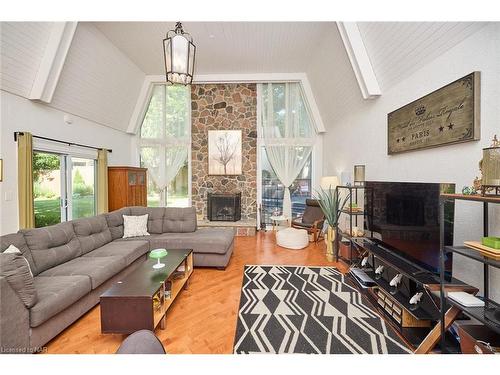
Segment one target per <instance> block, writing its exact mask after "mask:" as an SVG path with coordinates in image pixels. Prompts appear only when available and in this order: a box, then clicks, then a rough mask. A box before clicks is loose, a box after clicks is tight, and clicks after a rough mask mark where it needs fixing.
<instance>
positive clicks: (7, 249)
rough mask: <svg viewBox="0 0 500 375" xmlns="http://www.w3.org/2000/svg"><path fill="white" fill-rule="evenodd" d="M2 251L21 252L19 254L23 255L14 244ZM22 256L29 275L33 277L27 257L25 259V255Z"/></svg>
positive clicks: (7, 252)
mask: <svg viewBox="0 0 500 375" xmlns="http://www.w3.org/2000/svg"><path fill="white" fill-rule="evenodd" d="M4 253H5V254H21V255H23V253H21V250H19V249H18V248H17V247H15V246H14V245H10V246H9V247H8V248H6V249H5V251H4ZM23 258H24V260H25V261H26V264H27V265H28V269H29V270H30V273H31V277H33V272H31V267H30V262H28V259H26V258H25V257H23Z"/></svg>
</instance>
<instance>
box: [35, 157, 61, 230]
mask: <svg viewBox="0 0 500 375" xmlns="http://www.w3.org/2000/svg"><path fill="white" fill-rule="evenodd" d="M63 165H64V160H63V156H62V155H58V154H52V153H48V152H36V151H35V152H34V153H33V198H34V208H35V227H37V228H40V227H46V226H48V225H53V224H57V223H60V222H61V221H64V220H65V216H63V210H62V207H63V206H64V205H65V201H64V199H63V197H64V194H63V191H65V186H66V179H65V174H64V173H63V170H64V168H63Z"/></svg>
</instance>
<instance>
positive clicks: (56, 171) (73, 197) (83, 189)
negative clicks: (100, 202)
mask: <svg viewBox="0 0 500 375" xmlns="http://www.w3.org/2000/svg"><path fill="white" fill-rule="evenodd" d="M35 146H36V144H35ZM40 148H42V149H47V148H49V149H50V147H40ZM95 169H96V161H95V159H92V158H84V157H77V156H72V155H68V154H63V153H55V152H47V151H44V150H37V149H36V148H35V151H34V152H33V196H34V210H35V227H37V228H40V227H45V226H48V225H53V224H57V223H60V222H62V221H67V220H73V219H78V218H81V217H89V216H94V215H95V213H96V198H97V197H96V194H95V182H96V181H95V179H96V173H95Z"/></svg>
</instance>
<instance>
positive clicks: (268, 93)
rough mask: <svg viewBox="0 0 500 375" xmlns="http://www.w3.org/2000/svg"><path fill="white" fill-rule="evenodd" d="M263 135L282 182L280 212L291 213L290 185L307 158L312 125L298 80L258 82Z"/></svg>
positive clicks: (268, 153)
mask: <svg viewBox="0 0 500 375" xmlns="http://www.w3.org/2000/svg"><path fill="white" fill-rule="evenodd" d="M259 92H260V95H261V98H260V99H261V103H262V106H261V120H262V139H263V141H264V146H265V150H266V154H267V158H268V160H269V162H270V164H271V167H272V168H273V169H274V172H275V173H276V175H277V176H278V178H279V179H280V181H281V183H282V184H283V185H284V186H285V194H284V199H283V215H285V216H286V217H288V218H291V217H292V200H291V197H290V186H291V185H292V183H293V181H294V180H295V179H296V178H297V176H298V175H299V173H300V171H301V170H302V168H303V167H304V165H305V163H306V162H307V160H308V158H309V155H310V154H311V151H312V148H313V145H314V128H313V126H312V123H311V119H310V116H309V113H308V111H307V108H306V105H305V102H304V97H303V94H302V88H301V86H300V84H299V83H267V84H260V90H259Z"/></svg>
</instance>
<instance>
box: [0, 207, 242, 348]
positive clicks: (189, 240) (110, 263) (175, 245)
mask: <svg viewBox="0 0 500 375" xmlns="http://www.w3.org/2000/svg"><path fill="white" fill-rule="evenodd" d="M144 214H148V215H149V216H148V233H150V235H149V236H143V237H132V238H122V237H123V215H144ZM233 243H234V230H233V229H230V228H197V223H196V212H195V209H194V208H164V207H160V208H151V207H126V208H122V209H120V210H117V211H113V212H110V213H107V214H103V215H99V216H95V217H91V218H85V219H78V220H73V221H70V222H65V223H61V224H57V225H53V226H49V227H45V228H37V229H27V230H21V231H19V232H18V233H15V234H8V235H4V236H2V237H0V245H1V247H0V251H1V252H3V251H5V249H7V248H8V247H9V246H10V245H14V246H15V247H17V248H18V249H19V250H20V251H21V252H22V255H23V256H24V258H26V260H27V262H28V263H29V266H30V268H31V272H32V273H33V284H34V287H35V289H36V303H35V304H34V305H33V306H30V307H29V308H28V307H27V306H26V303H25V302H23V299H22V298H20V293H19V292H18V291H16V290H15V288H13V287H12V285H11V284H12V282H11V283H10V284H9V281H8V280H7V278H6V277H3V276H0V288H1V289H0V352H3V353H6V352H33V351H36V350H39V348H40V347H42V346H43V345H44V344H46V343H47V342H48V341H50V340H51V339H52V338H53V337H55V336H56V335H57V334H59V333H60V332H61V331H63V330H64V329H65V328H66V327H68V326H69V325H70V324H72V323H73V322H74V321H75V320H77V319H78V318H79V317H80V316H82V315H83V314H84V313H85V312H87V311H88V310H90V309H91V308H92V307H93V306H95V305H96V304H97V303H98V302H99V296H100V295H101V294H102V293H103V292H104V291H105V290H106V289H108V288H109V287H110V286H111V285H112V284H113V283H115V282H116V281H118V280H120V279H121V278H123V277H124V276H125V275H126V274H128V273H130V272H131V271H133V270H134V269H135V268H137V267H138V266H139V265H140V264H141V263H142V262H143V261H144V260H145V259H146V257H147V253H148V252H149V251H150V250H151V249H154V248H158V247H163V248H167V249H193V253H194V259H193V260H194V266H195V267H200V266H208V267H217V268H222V269H223V268H225V267H226V265H227V264H228V262H229V259H230V257H231V254H232V251H233ZM25 263H26V262H25Z"/></svg>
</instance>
